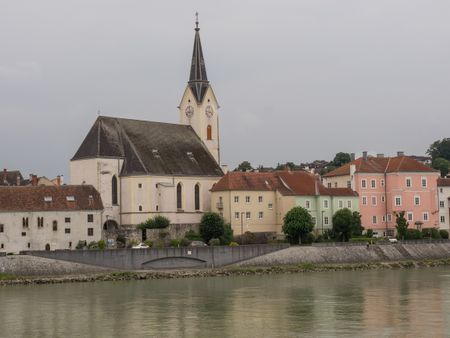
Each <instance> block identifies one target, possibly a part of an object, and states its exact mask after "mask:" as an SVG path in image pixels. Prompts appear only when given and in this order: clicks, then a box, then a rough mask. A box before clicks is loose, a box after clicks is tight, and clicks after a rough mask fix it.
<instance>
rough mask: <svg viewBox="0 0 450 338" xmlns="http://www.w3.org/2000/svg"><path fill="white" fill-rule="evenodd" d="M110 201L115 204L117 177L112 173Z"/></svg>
mask: <svg viewBox="0 0 450 338" xmlns="http://www.w3.org/2000/svg"><path fill="white" fill-rule="evenodd" d="M111 194H112V196H111V203H112V205H117V201H118V198H117V177H116V176H115V175H114V176H113V177H112V179H111Z"/></svg>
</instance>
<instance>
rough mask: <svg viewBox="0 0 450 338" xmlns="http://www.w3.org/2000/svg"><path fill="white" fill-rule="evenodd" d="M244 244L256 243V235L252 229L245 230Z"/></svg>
mask: <svg viewBox="0 0 450 338" xmlns="http://www.w3.org/2000/svg"><path fill="white" fill-rule="evenodd" d="M241 241H242V244H255V243H256V235H255V234H254V233H253V232H251V231H246V232H244V235H242V237H241Z"/></svg>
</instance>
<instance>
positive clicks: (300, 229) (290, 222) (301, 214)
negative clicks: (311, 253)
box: [282, 207, 314, 244]
mask: <svg viewBox="0 0 450 338" xmlns="http://www.w3.org/2000/svg"><path fill="white" fill-rule="evenodd" d="M313 228H314V223H313V220H312V217H311V214H310V213H309V211H308V210H306V209H305V208H302V207H294V208H292V209H291V210H289V211H288V212H287V213H286V215H285V216H284V218H283V228H282V229H283V232H284V234H285V235H286V238H287V239H288V240H289V242H290V243H292V244H296V243H301V242H302V239H305V238H306V235H307V234H309V233H310V232H311V231H312V230H313Z"/></svg>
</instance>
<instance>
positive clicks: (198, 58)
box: [188, 13, 209, 103]
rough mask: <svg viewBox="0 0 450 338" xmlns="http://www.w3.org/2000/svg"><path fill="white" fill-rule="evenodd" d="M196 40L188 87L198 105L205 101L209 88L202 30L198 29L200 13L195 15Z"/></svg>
mask: <svg viewBox="0 0 450 338" xmlns="http://www.w3.org/2000/svg"><path fill="white" fill-rule="evenodd" d="M195 15H196V21H195V39H194V51H193V52H192V63H191V74H190V76H189V82H188V85H189V87H190V88H191V90H192V93H193V94H194V96H195V99H196V100H197V102H198V103H201V102H202V101H203V98H204V96H205V93H206V90H207V89H208V86H209V81H208V77H207V75H206V66H205V59H204V58H203V50H202V43H201V41H200V33H199V31H200V28H198V13H195Z"/></svg>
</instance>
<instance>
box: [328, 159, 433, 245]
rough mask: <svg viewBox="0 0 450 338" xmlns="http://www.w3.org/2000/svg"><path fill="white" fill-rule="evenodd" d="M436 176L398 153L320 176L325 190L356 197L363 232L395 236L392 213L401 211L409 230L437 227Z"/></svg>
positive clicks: (363, 160) (423, 165)
mask: <svg viewBox="0 0 450 338" xmlns="http://www.w3.org/2000/svg"><path fill="white" fill-rule="evenodd" d="M438 177H439V172H438V171H436V170H434V169H432V168H430V167H428V166H427V165H425V164H423V163H420V162H418V161H416V160H414V159H412V158H410V157H408V156H404V155H403V154H402V153H398V156H397V157H384V156H383V155H381V154H380V155H377V157H370V156H367V152H364V153H363V157H361V158H358V159H356V160H354V161H352V162H350V163H347V164H345V165H343V166H342V167H340V168H337V169H336V170H333V171H331V172H329V173H328V174H326V175H324V177H323V183H324V184H325V186H328V187H351V188H352V189H353V190H355V191H357V192H358V194H359V208H360V212H361V215H362V224H363V226H364V228H365V229H373V230H374V231H376V232H378V234H379V235H384V236H386V235H388V236H393V235H394V234H395V225H396V224H395V212H399V211H405V212H406V219H407V220H408V222H409V227H410V228H416V227H417V228H420V227H421V228H432V227H436V228H437V227H439V208H438V202H437V196H438V191H437V179H438Z"/></svg>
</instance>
